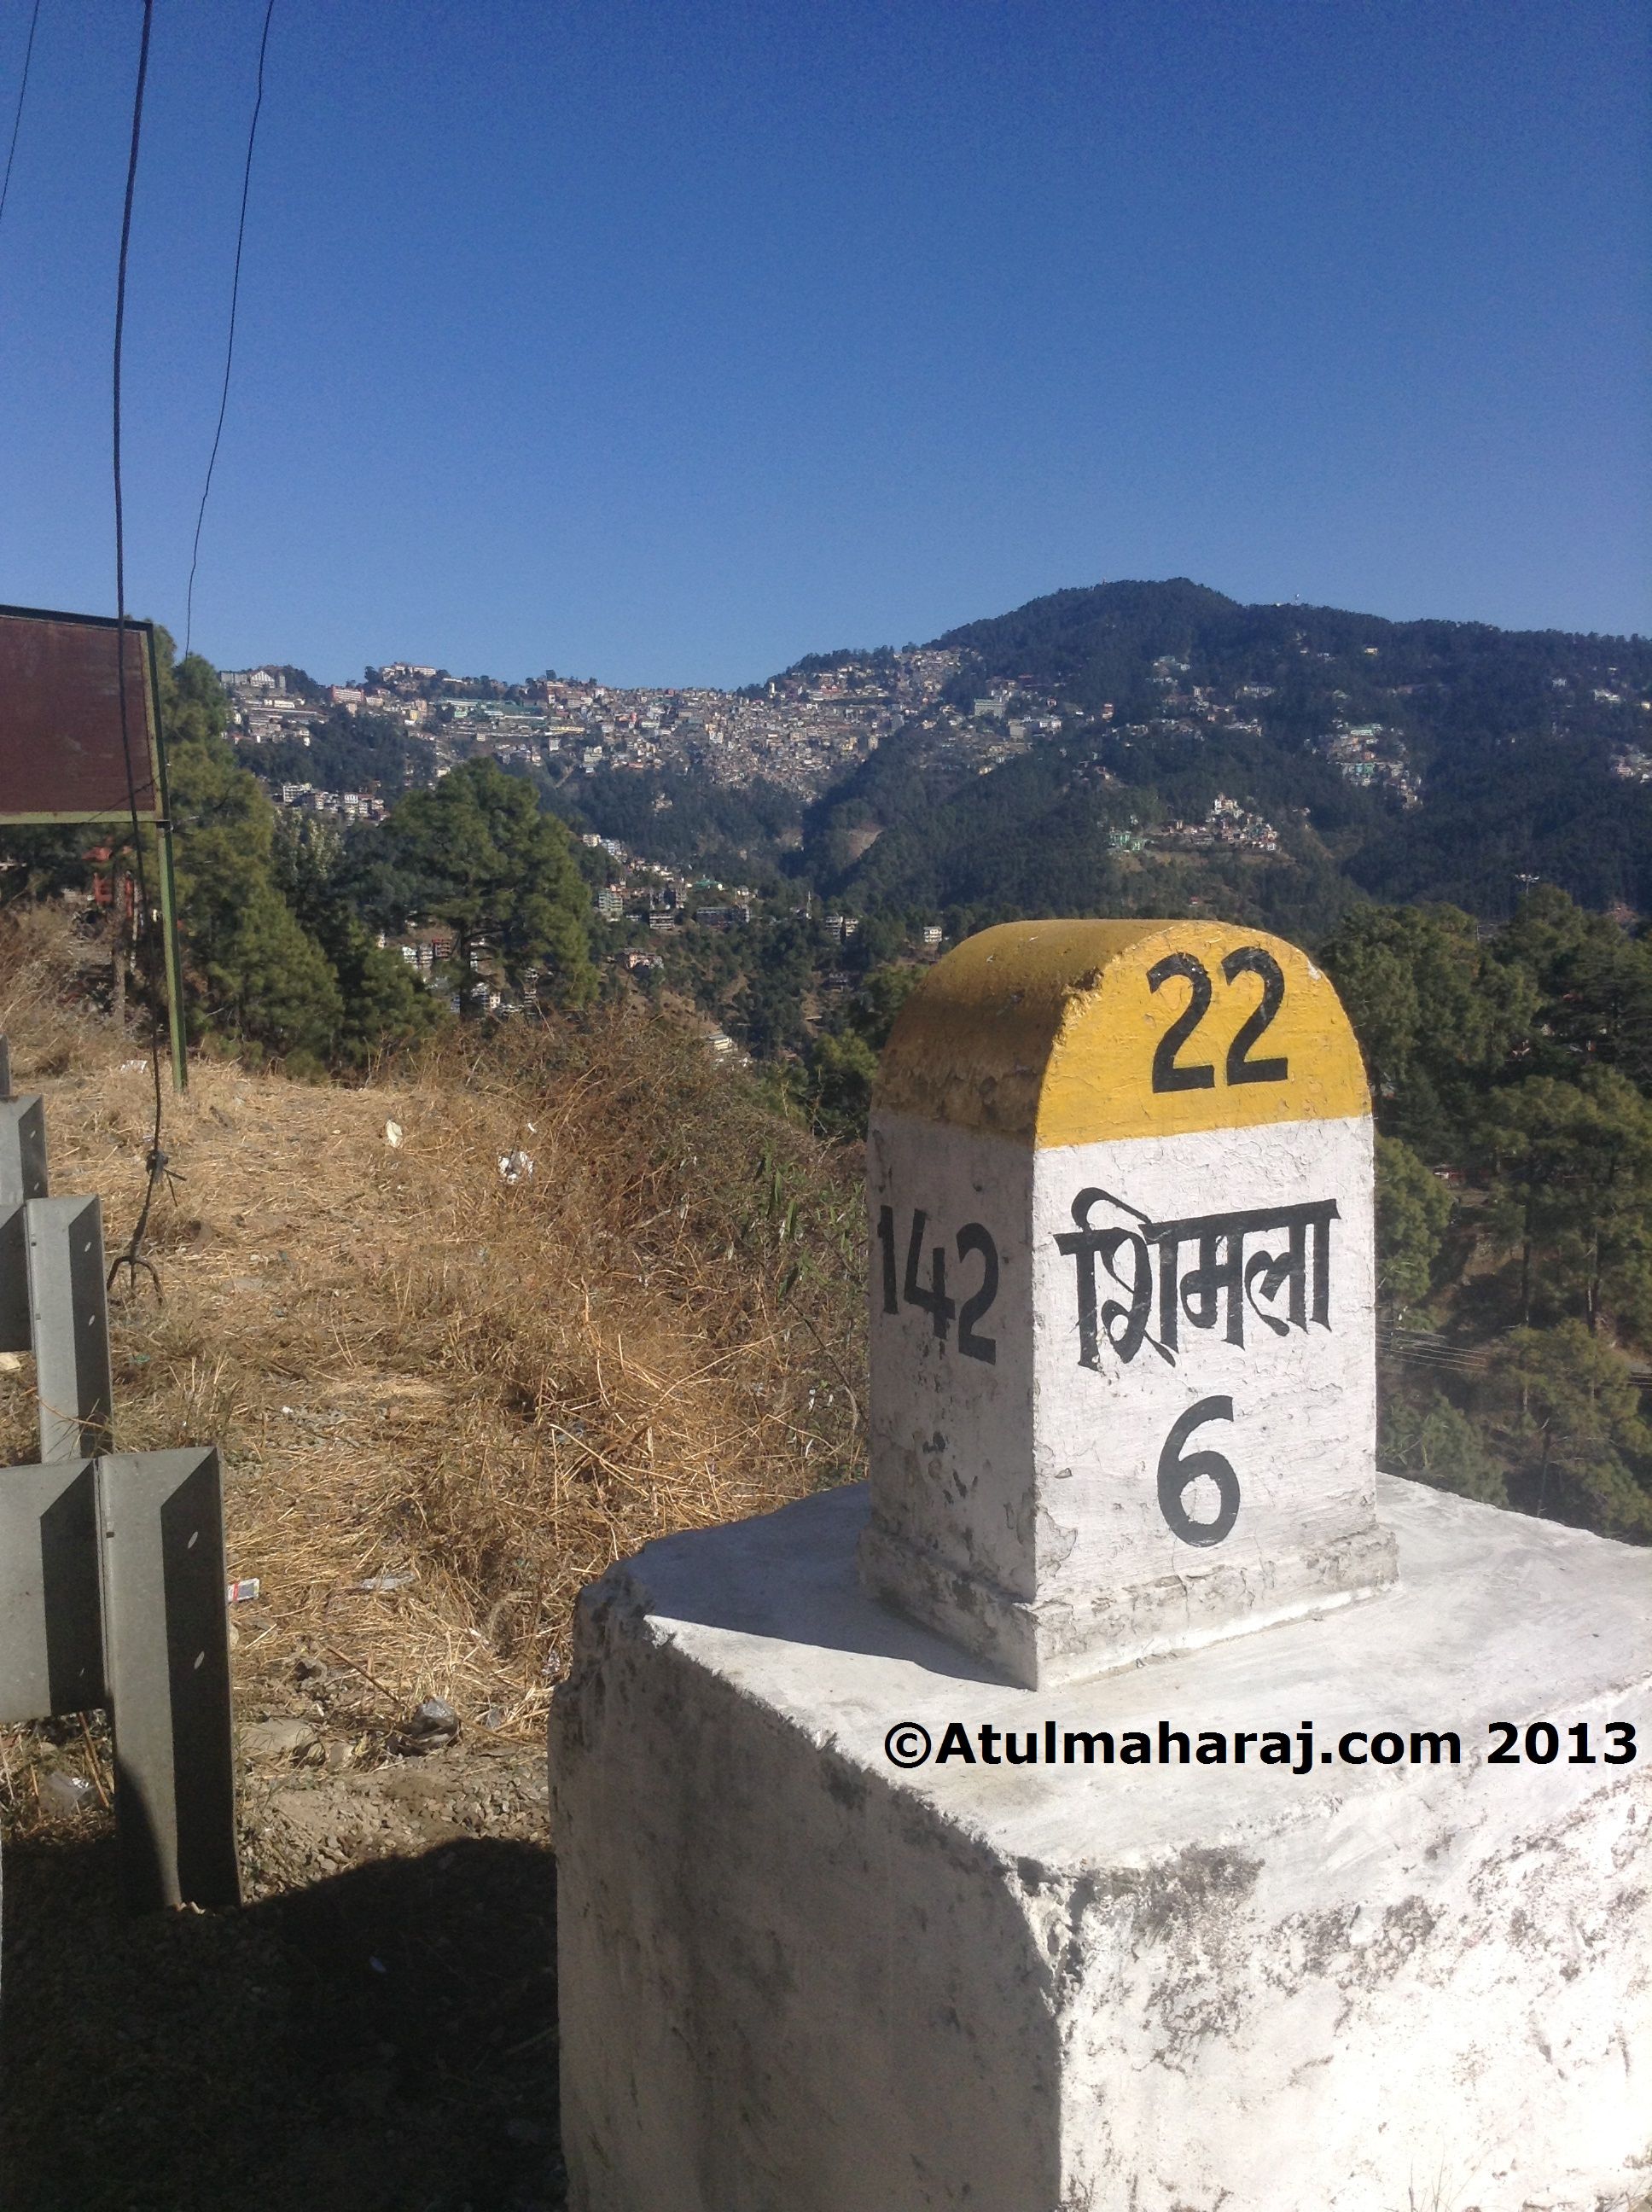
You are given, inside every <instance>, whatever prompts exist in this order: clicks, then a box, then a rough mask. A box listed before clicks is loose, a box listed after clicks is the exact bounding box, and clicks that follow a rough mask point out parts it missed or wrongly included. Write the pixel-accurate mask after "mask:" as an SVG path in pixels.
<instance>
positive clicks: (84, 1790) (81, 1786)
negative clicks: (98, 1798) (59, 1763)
mask: <svg viewBox="0 0 1652 2212" xmlns="http://www.w3.org/2000/svg"><path fill="white" fill-rule="evenodd" d="M40 1802H41V1804H43V1805H44V1806H45V1807H46V1810H47V1811H48V1812H51V1813H65V1814H66V1813H79V1812H82V1811H83V1810H84V1808H86V1807H87V1806H88V1805H89V1804H90V1803H91V1802H92V1785H91V1784H90V1783H89V1782H88V1781H87V1780H86V1778H84V1776H82V1775H79V1774H64V1773H63V1772H61V1771H58V1772H56V1773H52V1774H48V1775H47V1776H46V1780H45V1781H44V1782H43V1783H42V1784H40Z"/></svg>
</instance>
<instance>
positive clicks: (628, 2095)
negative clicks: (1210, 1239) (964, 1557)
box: [551, 1480, 1652, 2212]
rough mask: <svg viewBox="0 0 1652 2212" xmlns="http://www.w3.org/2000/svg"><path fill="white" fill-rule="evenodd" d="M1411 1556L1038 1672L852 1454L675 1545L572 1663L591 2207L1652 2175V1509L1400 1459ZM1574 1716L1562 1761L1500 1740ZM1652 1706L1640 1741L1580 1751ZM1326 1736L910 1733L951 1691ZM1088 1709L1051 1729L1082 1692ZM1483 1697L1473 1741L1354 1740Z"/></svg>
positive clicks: (571, 2130) (1077, 2204) (1021, 1727)
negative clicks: (992, 1756) (1421, 1476)
mask: <svg viewBox="0 0 1652 2212" xmlns="http://www.w3.org/2000/svg"><path fill="white" fill-rule="evenodd" d="M865 1510H866V1502H865V1492H863V1491H860V1490H858V1489H857V1490H849V1491H840V1492H833V1493H830V1494H828V1495H826V1496H823V1497H820V1498H814V1499H811V1500H809V1501H807V1502H806V1503H805V1504H799V1505H795V1506H793V1507H790V1508H788V1509H787V1510H785V1511H784V1512H781V1513H777V1514H774V1515H773V1516H769V1517H768V1518H766V1519H763V1520H760V1521H754V1522H745V1523H744V1524H741V1525H739V1526H737V1527H733V1528H719V1529H714V1530H711V1531H708V1532H706V1533H703V1534H693V1535H686V1536H681V1537H675V1538H671V1539H669V1540H667V1541H662V1542H659V1543H656V1544H653V1545H650V1546H649V1547H647V1549H646V1550H645V1551H644V1552H643V1553H641V1555H640V1556H639V1557H638V1558H637V1559H635V1560H633V1561H631V1562H629V1563H628V1564H626V1565H623V1566H620V1567H617V1568H616V1569H615V1570H613V1571H612V1572H611V1573H610V1574H609V1575H608V1576H607V1577H604V1580H603V1581H602V1582H601V1583H598V1584H597V1585H596V1586H595V1587H594V1588H593V1589H592V1590H591V1591H590V1592H588V1593H587V1595H586V1600H585V1601H584V1604H583V1607H582V1615H581V1626H580V1641H579V1648H578V1653H577V1657H576V1663H575V1667H574V1674H573V1677H572V1679H571V1680H570V1681H569V1682H568V1685H567V1686H565V1687H564V1688H563V1689H562V1691H561V1692H559V1693H558V1696H557V1699H556V1715H555V1718H554V1722H553V1729H552V1757H551V1771H552V1784H553V1790H554V1802H555V1815H556V1847H557V1854H558V1863H559V1883H560V1897H561V1904H560V1952H561V1978H562V2020H563V2037H562V2087H563V2100H564V2112H563V2129H564V2139H565V2142H566V2147H567V2154H568V2165H569V2168H570V2172H571V2174H572V2177H573V2197H572V2203H573V2206H574V2212H930V2208H937V2207H942V2206H945V2207H954V2206H956V2207H967V2208H969V2212H1218V2208H1219V2212H1413V2208H1424V2207H1426V2208H1430V2212H1433V2208H1436V2207H1437V2208H1439V2212H1626V2209H1627V2208H1629V2207H1631V2206H1632V2205H1635V2204H1637V2203H1638V2202H1639V2200H1640V2198H1641V2197H1643V2196H1644V2195H1645V2194H1647V2193H1648V2192H1649V2191H1652V1763H1649V1762H1652V1553H1647V1552H1644V1551H1639V1550H1636V1549H1632V1548H1631V1547H1625V1546H1620V1545H1615V1544H1610V1543H1606V1542H1605V1541H1601V1540H1600V1539H1598V1538H1595V1537H1591V1536H1587V1535H1583V1534H1576V1533H1575V1532H1572V1531H1570V1530H1566V1529H1562V1528H1555V1527H1552V1526H1551V1525H1548V1524H1546V1523H1541V1522H1533V1521H1529V1520H1525V1519H1521V1518H1520V1517H1518V1516H1515V1515H1512V1514H1508V1513H1502V1512H1497V1511H1495V1510H1492V1509H1491V1508H1489V1507H1485V1506H1479V1505H1473V1504H1467V1503H1465V1502H1463V1501H1461V1500H1459V1499H1455V1498H1448V1497H1444V1496H1442V1495H1440V1494H1437V1493H1436V1492H1430V1491H1427V1490H1424V1489H1420V1488H1418V1487H1415V1486H1412V1485H1410V1484H1406V1483H1402V1482H1394V1481H1389V1480H1384V1481H1383V1482H1382V1485H1381V1495H1380V1510H1381V1513H1382V1520H1383V1521H1384V1522H1385V1523H1386V1524H1387V1525H1388V1526H1389V1527H1390V1528H1392V1529H1393V1530H1394V1534H1395V1536H1396V1538H1397V1540H1398V1543H1399V1551H1400V1577H1401V1585H1400V1588H1399V1589H1397V1590H1394V1591H1390V1592H1389V1593H1388V1595H1384V1596H1382V1597H1381V1598H1379V1599H1377V1600H1376V1601H1373V1602H1371V1603H1370V1604H1368V1605H1365V1606H1364V1607H1357V1608H1355V1609H1353V1610H1351V1611H1349V1610H1344V1611H1341V1612H1339V1613H1332V1614H1330V1615H1327V1616H1325V1617H1321V1618H1318V1619H1310V1620H1299V1621H1296V1622H1292V1623H1290V1624H1288V1625H1285V1626H1278V1627H1275V1628H1272V1629H1268V1630H1265V1631H1261V1632H1257V1633H1255V1634H1253V1635H1250V1636H1248V1637H1245V1638H1241V1639H1238V1640H1236V1641H1234V1642H1232V1643H1229V1644H1221V1645H1218V1646H1214V1647H1212V1648H1210V1649H1207V1650H1202V1651H1199V1652H1195V1653H1193V1654H1189V1655H1185V1656H1175V1657H1169V1658H1163V1659H1159V1660H1156V1661H1153V1662H1150V1663H1148V1664H1145V1665H1143V1666H1139V1667H1137V1668H1133V1669H1131V1670H1129V1671H1127V1672H1125V1673H1121V1674H1113V1675H1109V1676H1107V1677H1105V1678H1102V1679H1098V1680H1090V1681H1088V1682H1083V1683H1078V1684H1076V1685H1072V1686H1066V1687H1061V1688H1057V1689H1048V1690H1035V1689H1023V1688H1019V1687H1012V1686H1008V1685H1007V1684H1005V1682H1003V1681H1002V1680H998V1679H996V1678H993V1677H991V1676H989V1675H987V1673H986V1671H985V1669H983V1668H978V1667H977V1665H976V1662H974V1661H972V1660H970V1659H969V1658H968V1657H967V1656H964V1655H963V1653H961V1652H959V1651H958V1650H956V1649H955V1648H954V1647H953V1646H951V1645H950V1644H946V1643H944V1642H943V1641H942V1640H941V1639H940V1638H938V1637H935V1636H933V1635H932V1634H930V1633H929V1632H926V1630H923V1629H921V1628H919V1627H917V1626H910V1625H908V1624H905V1623H903V1622H902V1621H900V1620H896V1619H895V1618H893V1617H891V1616H890V1614H889V1613H886V1612H885V1611H884V1609H883V1608H882V1607H879V1606H878V1604H877V1603H876V1602H875V1601H873V1600H872V1598H871V1597H869V1596H868V1595H866V1593H865V1590H864V1589H862V1587H861V1586H860V1583H859V1580H858V1578H857V1576H856V1572H855V1564H854V1551H855V1544H856V1541H857V1539H858V1537H859V1534H860V1531H861V1528H862V1526H863V1524H864V1521H865ZM1542 1719H1547V1720H1549V1721H1552V1722H1553V1723H1555V1724H1556V1725H1557V1727H1558V1728H1559V1729H1561V1731H1562V1736H1561V1743H1560V1758H1559V1759H1558V1761H1557V1762H1556V1763H1555V1764H1552V1765H1546V1766H1540V1765H1531V1764H1527V1763H1521V1764H1519V1765H1497V1766H1491V1765H1487V1764H1486V1763H1485V1759H1486V1753H1487V1751H1488V1750H1489V1749H1490V1748H1491V1740H1490V1738H1489V1737H1488V1732H1487V1725H1488V1723H1490V1722H1492V1721H1496V1720H1507V1721H1510V1722H1514V1723H1518V1724H1519V1726H1520V1727H1521V1729H1522V1730H1523V1729H1524V1728H1525V1725H1526V1723H1527V1722H1530V1721H1534V1720H1542ZM1614 1719H1615V1720H1625V1721H1630V1722H1632V1723H1635V1724H1636V1726H1637V1729H1638V1744H1639V1749H1640V1756H1639V1759H1637V1763H1635V1764H1634V1765H1617V1766H1608V1765H1600V1764H1597V1765H1592V1766H1585V1765H1570V1764H1568V1763H1566V1759H1567V1753H1568V1752H1569V1750H1570V1748H1571V1745H1570V1741H1569V1740H1568V1739H1567V1738H1566V1736H1565V1734H1564V1731H1565V1730H1566V1729H1567V1728H1569V1727H1570V1724H1572V1723H1576V1722H1580V1721H1587V1722H1588V1723H1589V1732H1590V1737H1591V1741H1592V1747H1593V1748H1594V1751H1595V1752H1596V1753H1597V1754H1598V1753H1600V1751H1601V1750H1602V1749H1603V1748H1604V1747H1605V1742H1604V1738H1603V1734H1602V1731H1603V1729H1604V1726H1605V1723H1606V1722H1608V1721H1611V1720H1614ZM955 1721H956V1722H958V1723H962V1724H963V1729H964V1730H965V1731H966V1732H967V1734H968V1736H969V1740H970V1741H971V1743H972V1745H975V1744H978V1743H979V1740H980V1739H979V1731H980V1729H981V1727H982V1726H983V1725H986V1726H990V1727H993V1728H995V1729H1000V1730H1014V1731H1017V1735H1018V1736H1020V1737H1021V1738H1022V1741H1023V1748H1024V1747H1025V1743H1024V1735H1023V1732H1025V1731H1032V1732H1033V1738H1032V1741H1033V1746H1034V1747H1035V1748H1036V1750H1038V1751H1039V1752H1040V1753H1042V1750H1043V1748H1044V1747H1045V1746H1046V1745H1047V1744H1048V1743H1049V1742H1050V1741H1054V1742H1055V1743H1056V1744H1057V1746H1058V1747H1060V1746H1062V1745H1063V1744H1064V1742H1065V1737H1066V1734H1067V1733H1069V1732H1072V1731H1078V1730H1090V1731H1095V1730H1105V1731H1108V1732H1109V1733H1110V1734H1111V1735H1113V1736H1114V1739H1115V1742H1117V1741H1120V1740H1121V1739H1122V1737H1123V1736H1124V1735H1125V1734H1126V1733H1127V1732H1129V1731H1133V1730H1141V1731H1145V1732H1147V1733H1148V1735H1149V1736H1150V1738H1151V1739H1152V1740H1153V1741H1155V1742H1156V1741H1157V1729H1158V1727H1159V1723H1161V1722H1162V1721H1163V1722H1165V1723H1169V1726H1170V1727H1171V1728H1172V1729H1181V1730H1184V1731H1186V1732H1187V1735H1189V1737H1190V1739H1191V1740H1192V1741H1193V1742H1195V1743H1196V1742H1197V1739H1198V1735H1199V1732H1200V1730H1201V1729H1208V1730H1225V1731H1228V1732H1230V1734H1231V1732H1233V1731H1236V1730H1246V1731H1254V1732H1256V1733H1257V1735H1258V1736H1259V1738H1260V1735H1262V1733H1263V1732H1266V1731H1268V1730H1285V1731H1288V1732H1290V1734H1291V1736H1292V1738H1293V1739H1295V1738H1296V1737H1297V1731H1298V1730H1299V1729H1300V1727H1301V1726H1302V1724H1303V1723H1312V1725H1313V1729H1314V1731H1315V1763H1314V1765H1313V1768H1312V1771H1309V1772H1308V1773H1306V1774H1303V1775H1301V1776H1298V1775H1297V1774H1295V1773H1293V1772H1291V1771H1286V1770H1285V1769H1282V1768H1279V1767H1277V1766H1272V1767H1270V1766H1264V1765H1259V1764H1256V1763H1254V1762H1255V1760H1256V1757H1257V1751H1256V1748H1255V1747H1252V1748H1251V1749H1250V1750H1249V1752H1248V1759H1247V1763H1246V1764H1245V1765H1242V1766H1240V1765H1232V1764H1229V1765H1220V1766H1217V1765H1193V1764H1190V1765H1187V1766H1182V1765H1176V1764H1171V1765H1159V1764H1153V1765H1120V1764H1114V1765H1111V1766H1104V1765H1095V1766H1093V1767H1090V1768H1086V1767H1084V1766H1083V1765H1062V1764H1059V1763H1058V1764H1057V1765H1054V1766H1052V1765H1046V1764H1044V1763H1042V1757H1041V1759H1040V1762H1039V1763H1037V1764H1033V1765H996V1766H993V1765H985V1764H981V1763H977V1764H975V1765H969V1764H966V1763H964V1762H963V1760H962V1759H956V1758H955V1759H950V1760H949V1761H948V1762H947V1763H946V1764H944V1765H938V1764H934V1763H932V1764H930V1765H925V1766H923V1767H921V1768H920V1769H918V1770H916V1771H911V1772H902V1771H897V1769H896V1767H894V1766H893V1765H891V1764H890V1762H889V1760H888V1759H887V1757H886V1755H885V1751H884V1740H885V1736H886V1734H887V1732H888V1731H889V1730H890V1729H891V1728H892V1727H893V1726H894V1725H895V1724H896V1723H902V1722H915V1723H920V1724H921V1725H922V1726H923V1727H924V1728H925V1729H927V1730H928V1731H929V1733H930V1735H931V1738H932V1742H933V1744H934V1745H935V1747H937V1749H938V1748H939V1747H941V1746H942V1745H943V1743H944V1741H945V1738H946V1732H947V1729H948V1728H949V1725H950V1724H951V1723H953V1722H955ZM1051 1723H1053V1724H1054V1726H1053V1729H1052V1728H1051V1727H1050V1724H1051ZM1381 1729H1393V1730H1394V1731H1397V1732H1399V1733H1400V1735H1401V1736H1402V1737H1405V1738H1407V1739H1408V1737H1409V1735H1410V1733H1411V1731H1412V1730H1413V1729H1418V1730H1444V1729H1455V1730H1456V1731H1457V1733H1458V1734H1459V1735H1460V1736H1461V1742H1462V1752H1463V1759H1462V1764H1461V1765H1459V1766H1455V1767H1453V1766H1450V1765H1439V1766H1432V1765H1423V1766H1420V1767H1418V1766H1412V1765H1392V1766H1387V1767H1384V1766H1381V1765H1366V1766H1364V1767H1355V1766H1349V1765H1341V1764H1332V1765H1326V1764H1324V1763H1322V1761H1321V1757H1320V1753H1321V1752H1322V1751H1324V1750H1325V1749H1327V1748H1332V1747H1334V1746H1335V1744H1336V1742H1337V1741H1338V1740H1339V1737H1340V1736H1341V1735H1342V1734H1343V1733H1344V1732H1345V1731H1347V1730H1362V1731H1367V1732H1370V1733H1375V1732H1376V1731H1377V1730H1381Z"/></svg>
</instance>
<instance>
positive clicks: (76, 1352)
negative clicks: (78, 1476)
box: [23, 1198, 115, 1460]
mask: <svg viewBox="0 0 1652 2212" xmlns="http://www.w3.org/2000/svg"><path fill="white" fill-rule="evenodd" d="M23 1211H24V1214H25V1216H26V1218H27V1239H28V1292H29V1306H30V1323H31V1328H32V1332H33V1340H34V1383H35V1389H36V1391H37V1392H38V1394H39V1401H40V1457H41V1458H42V1459H43V1460H59V1459H90V1458H91V1457H93V1456H94V1454H96V1453H98V1452H100V1451H103V1450H106V1449H107V1447H108V1444H109V1443H110V1427H111V1424H112V1421H113V1419H114V1403H115V1386H114V1377H113V1375H112V1372H111V1370H110V1365H109V1308H108V1302H107V1299H106V1294H105V1290H104V1281H103V1207H102V1204H101V1202H100V1200H97V1199H95V1198H34V1199H31V1200H29V1201H28V1203H27V1206H25V1207H24V1209H23Z"/></svg>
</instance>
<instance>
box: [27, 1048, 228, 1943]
mask: <svg viewBox="0 0 1652 2212" xmlns="http://www.w3.org/2000/svg"><path fill="white" fill-rule="evenodd" d="M0 1351H6V1352H33V1355H34V1370H35V1393H36V1396H37V1398H38V1401H39V1437H40V1457H39V1464H38V1465H35V1466H31V1467H10V1468H0V1722H3V1723H16V1722H24V1721H34V1720H46V1719H50V1718H53V1717H58V1716H59V1715H63V1714H68V1713H76V1712H84V1711H88V1710H90V1709H93V1708H94V1707H99V1706H101V1707H102V1708H103V1709H104V1710H105V1711H106V1712H107V1713H108V1715H109V1717H110V1723H111V1727H112V1732H113V1735H114V1747H115V1750H114V1759H115V1794H114V1809H115V1831H116V1843H117V1850H118V1858H119V1863H120V1876H121V1889H122V1894H123V1896H124V1898H125V1903H126V1905H127V1907H128V1909H129V1910H131V1911H148V1910H153V1909H155V1908H156V1907H159V1906H163V1905H238V1904H239V1903H240V1871H239V1868H238V1866H237V1863H236V1855H235V1796H234V1754H233V1747H232V1736H231V1723H230V1705H229V1636H228V1620H227V1616H226V1611H225V1605H224V1542H223V1506H222V1479H221V1475H220V1471H219V1465H218V1455H217V1451H216V1448H214V1447H213V1446H211V1445H203V1446H198V1447H191V1448H188V1449H183V1450H178V1451H152V1452H117V1451H115V1450H114V1449H113V1448H112V1444H113V1436H112V1423H113V1415H114V1386H113V1379H112V1373H111V1369H110V1359H109V1316H108V1304H107V1298H106V1291H105V1283H104V1255H103V1222H102V1210H101V1206H100V1202H99V1200H97V1199H95V1198H52V1197H51V1196H50V1195H49V1194H48V1192H47V1188H46V1115H45V1107H44V1103H43V1101H42V1100H41V1099H40V1098H39V1097H24V1098H14V1097H12V1096H11V1081H10V1062H9V1054H7V1053H6V1050H5V1046H4V1041H3V1039H0Z"/></svg>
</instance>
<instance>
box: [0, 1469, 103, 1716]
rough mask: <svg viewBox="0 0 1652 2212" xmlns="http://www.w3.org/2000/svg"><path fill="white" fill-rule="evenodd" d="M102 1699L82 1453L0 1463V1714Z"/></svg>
mask: <svg viewBox="0 0 1652 2212" xmlns="http://www.w3.org/2000/svg"><path fill="white" fill-rule="evenodd" d="M105 1699H106V1692H105V1689H104V1681H103V1604H102V1598H101V1595H100V1585H99V1580H98V1502H97V1493H96V1484H95V1478H94V1474H93V1471H92V1462H90V1461H89V1460H84V1459H82V1460H59V1461H58V1462H57V1464H56V1465H55V1466H52V1467H8V1468H0V1723H4V1724H5V1725H7V1726H11V1725H12V1724H14V1723H17V1722H19V1721H38V1720H45V1719H47V1718H48V1717H51V1716H52V1714H54V1713H84V1712H90V1711H93V1710H94V1708H95V1707H97V1706H99V1705H102V1704H104V1702H105Z"/></svg>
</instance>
